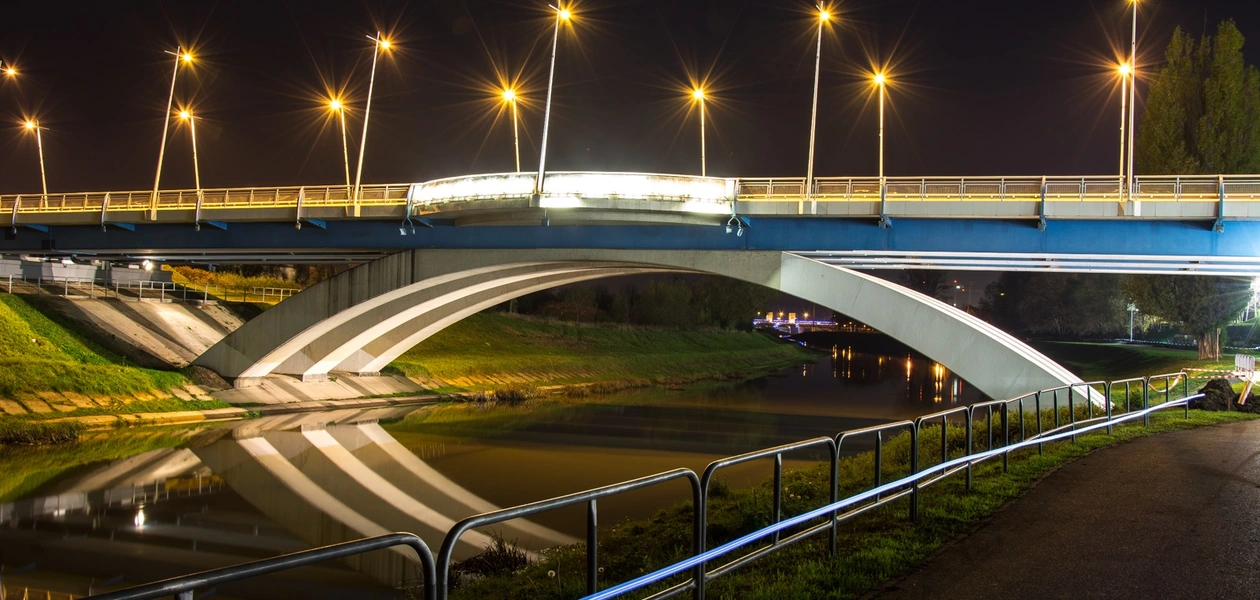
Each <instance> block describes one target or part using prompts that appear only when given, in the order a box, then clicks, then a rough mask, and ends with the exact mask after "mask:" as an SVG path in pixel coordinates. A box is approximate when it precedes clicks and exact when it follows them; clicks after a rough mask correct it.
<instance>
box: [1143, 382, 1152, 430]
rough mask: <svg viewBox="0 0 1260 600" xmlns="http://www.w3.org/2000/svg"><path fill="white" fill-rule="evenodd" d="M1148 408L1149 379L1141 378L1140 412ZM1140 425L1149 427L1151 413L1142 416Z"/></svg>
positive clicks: (1149, 394)
mask: <svg viewBox="0 0 1260 600" xmlns="http://www.w3.org/2000/svg"><path fill="white" fill-rule="evenodd" d="M1150 407H1151V381H1150V379H1149V378H1147V377H1143V378H1142V410H1146V409H1148V408H1150ZM1142 425H1143V426H1145V427H1150V426H1151V413H1146V414H1144V415H1142Z"/></svg>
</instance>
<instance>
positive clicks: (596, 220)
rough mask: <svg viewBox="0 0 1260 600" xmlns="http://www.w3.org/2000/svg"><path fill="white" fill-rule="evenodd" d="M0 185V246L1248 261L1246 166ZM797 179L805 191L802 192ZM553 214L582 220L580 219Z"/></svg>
mask: <svg viewBox="0 0 1260 600" xmlns="http://www.w3.org/2000/svg"><path fill="white" fill-rule="evenodd" d="M546 178H547V185H546V190H547V193H546V194H544V195H543V196H541V197H539V196H535V195H534V194H533V182H534V175H533V174H528V173H502V174H488V175H473V176H465V177H453V178H445V179H438V180H435V181H429V182H424V183H404V184H391V185H372V186H364V187H363V188H362V190H361V192H360V193H359V194H358V195H357V196H356V195H354V194H353V193H351V190H350V189H348V188H347V187H345V186H291V187H270V188H229V189H202V190H171V191H162V192H161V193H159V194H156V195H155V194H154V193H153V192H152V191H150V190H145V191H120V192H80V193H58V194H49V195H47V196H44V195H42V194H23V195H3V196H0V228H3V230H4V232H5V235H4V239H2V240H0V253H10V254H17V253H22V254H38V255H46V256H57V257H67V256H70V255H81V256H83V257H85V258H97V259H101V260H121V261H137V260H141V259H152V260H168V261H182V262H194V263H243V262H268V261H272V262H294V261H298V260H300V261H302V262H363V261H366V260H372V259H375V258H380V257H381V256H385V255H387V254H389V253H391V252H394V251H397V250H400V249H408V248H500V249H512V248H516V249H532V248H561V247H563V248H635V249H653V248H655V249H691V250H735V249H758V250H781V251H788V252H795V253H799V254H801V255H803V256H809V257H811V258H815V259H818V260H822V261H824V262H828V263H830V264H836V265H842V266H846V267H850V268H857V269H901V268H938V269H952V270H965V269H976V270H1038V269H1052V270H1056V271H1084V272H1159V273H1205V274H1219V275H1257V274H1260V260H1257V258H1256V257H1257V256H1260V241H1257V240H1260V175H1216V176H1176V175H1172V176H1142V177H1137V178H1136V180H1135V183H1134V186H1133V190H1132V193H1131V194H1129V193H1125V190H1124V186H1123V185H1122V184H1121V182H1120V181H1119V180H1118V178H1116V177H1114V176H1073V177H1060V176H1054V177H1051V176H1037V177H888V178H884V179H882V180H881V179H880V178H877V177H850V178H816V179H814V180H813V181H812V184H811V185H809V186H807V185H806V182H805V179H804V178H800V177H797V178H791V177H785V178H716V177H694V176H685V175H660V174H645V173H608V172H555V173H548V174H547V176H546ZM807 188H808V189H807ZM567 225H598V226H599V229H598V230H594V231H597V232H598V235H592V230H591V229H589V228H585V227H565V226H567Z"/></svg>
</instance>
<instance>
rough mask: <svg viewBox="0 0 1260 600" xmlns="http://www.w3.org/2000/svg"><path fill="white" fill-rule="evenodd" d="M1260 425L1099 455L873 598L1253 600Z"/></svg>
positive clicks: (1188, 434) (1259, 575)
mask: <svg viewBox="0 0 1260 600" xmlns="http://www.w3.org/2000/svg"><path fill="white" fill-rule="evenodd" d="M1258 506H1260V421H1245V422H1240V423H1231V424H1227V425H1220V426H1216V427H1212V428H1209V429H1192V430H1187V431H1178V432H1173V433H1165V434H1161V435H1157V436H1152V437H1148V438H1143V439H1139V440H1136V441H1133V442H1130V443H1127V444H1122V445H1120V446H1117V447H1113V448H1107V449H1104V450H1100V451H1098V452H1096V453H1094V454H1091V455H1090V456H1087V457H1085V458H1083V459H1081V460H1078V461H1076V462H1074V463H1071V464H1069V465H1067V466H1065V467H1063V468H1062V469H1059V470H1058V471H1057V472H1055V473H1053V474H1051V475H1050V476H1048V477H1047V478H1046V479H1045V481H1043V482H1042V483H1041V484H1040V485H1038V486H1036V487H1035V488H1033V489H1032V490H1031V491H1029V492H1028V494H1027V495H1025V496H1024V497H1023V498H1021V499H1019V500H1017V501H1016V502H1015V503H1014V504H1012V505H1011V506H1009V507H1007V508H1006V510H1003V511H1002V512H1001V513H999V514H998V515H997V516H996V517H994V519H993V520H992V521H991V522H990V523H988V524H987V525H985V526H983V527H982V528H981V529H980V530H979V531H977V532H975V533H974V534H972V535H970V536H968V537H967V538H965V539H963V540H961V541H959V542H958V543H957V544H955V545H953V546H950V547H948V548H946V549H945V550H944V551H943V552H942V553H941V554H940V555H939V556H937V557H936V558H934V559H932V560H931V561H929V562H928V564H927V565H926V566H925V567H924V568H923V569H921V570H920V571H918V572H916V573H914V574H912V575H910V576H909V577H907V578H905V579H903V580H901V581H898V582H895V583H893V584H891V585H890V586H889V587H888V588H886V589H885V590H883V591H881V592H879V593H876V594H873V595H872V597H874V598H881V599H891V598H994V599H999V598H1000V599H1006V598H1162V599H1166V598H1255V597H1257V595H1258V594H1260V568H1257V557H1258V556H1260V510H1257V507H1258Z"/></svg>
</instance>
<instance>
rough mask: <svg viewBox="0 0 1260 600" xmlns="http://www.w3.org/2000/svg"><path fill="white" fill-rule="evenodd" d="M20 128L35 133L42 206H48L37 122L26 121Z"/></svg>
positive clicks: (46, 179) (40, 139) (41, 139)
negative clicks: (42, 192) (41, 188)
mask: <svg viewBox="0 0 1260 600" xmlns="http://www.w3.org/2000/svg"><path fill="white" fill-rule="evenodd" d="M22 126H23V127H25V128H26V130H27V131H34V132H35V147H36V149H38V150H39V184H40V185H41V186H42V187H43V190H44V195H43V201H44V204H48V178H47V177H46V176H45V175H44V139H43V137H42V136H40V134H39V130H40V127H39V121H34V120H31V119H27V120H26V122H25V123H23V124H22ZM14 214H17V213H16V212H14Z"/></svg>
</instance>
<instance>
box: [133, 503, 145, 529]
mask: <svg viewBox="0 0 1260 600" xmlns="http://www.w3.org/2000/svg"><path fill="white" fill-rule="evenodd" d="M132 522H133V523H135V524H136V528H137V529H139V528H141V527H144V509H143V508H141V509H140V510H138V511H136V518H135V519H133V520H132Z"/></svg>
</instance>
